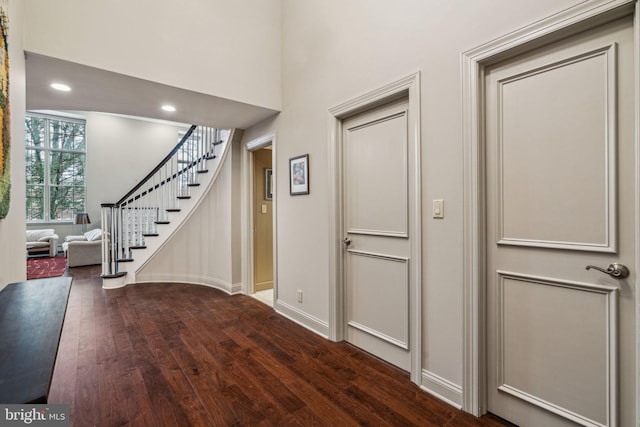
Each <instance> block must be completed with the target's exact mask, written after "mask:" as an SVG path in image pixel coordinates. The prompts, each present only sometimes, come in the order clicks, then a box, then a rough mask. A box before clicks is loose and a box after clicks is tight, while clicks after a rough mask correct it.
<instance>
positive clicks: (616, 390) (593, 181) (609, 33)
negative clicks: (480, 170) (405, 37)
mask: <svg viewBox="0 0 640 427" xmlns="http://www.w3.org/2000/svg"><path fill="white" fill-rule="evenodd" d="M633 55H634V54H633V27H632V21H631V18H629V19H623V20H618V21H615V22H612V23H609V24H606V25H604V26H600V27H597V28H595V29H592V30H589V31H588V32H585V33H581V34H578V35H576V36H572V37H570V38H567V39H565V40H562V41H559V42H556V43H553V44H551V45H547V46H544V47H542V48H538V49H536V50H533V51H530V52H528V53H525V54H521V55H520V56H518V57H516V58H512V59H509V60H505V61H504V62H502V63H498V64H496V65H494V66H492V67H489V68H488V69H487V73H486V77H485V85H486V87H485V96H486V126H485V128H486V164H487V167H486V170H487V189H486V191H487V278H486V279H487V363H488V366H487V384H488V390H487V392H488V394H487V396H488V409H489V411H491V412H493V413H495V414H497V415H499V416H501V417H504V418H506V419H508V420H510V421H512V422H514V423H516V424H518V425H520V426H545V427H549V426H574V425H576V424H578V425H593V426H596V425H598V426H600V425H604V426H614V425H621V426H631V425H633V424H634V421H633V414H634V405H635V393H634V374H633V373H634V365H635V360H636V355H635V349H634V325H635V319H634V304H633V301H634V294H635V292H636V289H635V281H636V272H635V271H630V274H629V276H628V277H626V278H615V277H612V276H611V275H610V274H606V273H604V272H600V271H597V270H596V269H593V268H592V269H589V270H587V269H586V267H587V266H589V265H593V266H597V267H601V268H605V269H606V268H607V266H609V265H610V264H614V263H619V264H623V265H625V266H628V267H629V269H631V270H633V266H634V265H635V261H634V260H635V252H634V250H635V246H634V245H635V236H636V231H635V229H634V224H635V222H634V215H636V213H635V212H634V209H635V207H634V199H635V195H634V191H636V186H635V184H634V171H635V164H634V163H635V162H634V159H636V153H635V151H634V99H633V94H634V78H633V73H632V70H633Z"/></svg>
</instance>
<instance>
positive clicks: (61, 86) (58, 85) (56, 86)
mask: <svg viewBox="0 0 640 427" xmlns="http://www.w3.org/2000/svg"><path fill="white" fill-rule="evenodd" d="M51 87H52V88H54V89H55V90H59V91H62V92H69V91H70V90H71V87H69V86H68V85H66V84H64V83H51Z"/></svg>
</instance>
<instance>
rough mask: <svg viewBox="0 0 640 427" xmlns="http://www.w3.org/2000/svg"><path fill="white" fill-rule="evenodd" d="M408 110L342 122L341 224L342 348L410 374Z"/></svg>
mask: <svg viewBox="0 0 640 427" xmlns="http://www.w3.org/2000/svg"><path fill="white" fill-rule="evenodd" d="M407 109H408V104H407V102H406V101H399V102H394V103H391V104H387V105H385V106H382V107H379V108H375V109H374V110H372V111H368V112H366V113H363V114H360V115H358V116H355V117H352V118H350V119H348V120H345V121H344V122H343V166H344V170H343V177H344V188H343V195H344V214H343V223H344V229H345V231H346V233H345V234H346V236H345V242H346V243H345V252H344V257H345V259H344V266H345V293H346V295H345V318H346V326H345V327H346V330H345V336H346V338H347V341H349V342H350V343H352V344H354V345H356V346H358V347H360V348H362V349H364V350H366V351H368V352H370V353H372V354H374V355H376V356H378V357H380V358H382V359H384V360H386V361H388V362H389V363H392V364H394V365H396V366H398V367H400V368H402V369H404V370H407V371H409V370H410V368H411V360H410V352H409V285H410V284H409V262H410V259H409V255H410V246H409V200H408V194H409V188H408V185H409V169H408V147H407V144H408V138H407V114H408V110H407Z"/></svg>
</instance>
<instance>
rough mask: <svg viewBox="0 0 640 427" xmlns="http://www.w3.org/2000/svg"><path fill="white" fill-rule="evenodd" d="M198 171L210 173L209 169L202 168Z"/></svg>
mask: <svg viewBox="0 0 640 427" xmlns="http://www.w3.org/2000/svg"><path fill="white" fill-rule="evenodd" d="M196 172H198V173H208V172H209V169H200V170H198V171H196Z"/></svg>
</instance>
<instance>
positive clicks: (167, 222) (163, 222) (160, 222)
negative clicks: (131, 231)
mask: <svg viewBox="0 0 640 427" xmlns="http://www.w3.org/2000/svg"><path fill="white" fill-rule="evenodd" d="M154 222H155V223H156V224H171V221H154ZM143 236H144V234H143ZM156 236H157V234H156Z"/></svg>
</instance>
